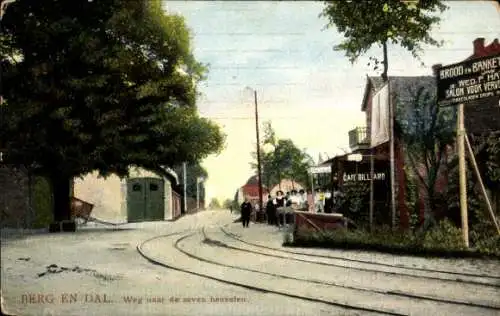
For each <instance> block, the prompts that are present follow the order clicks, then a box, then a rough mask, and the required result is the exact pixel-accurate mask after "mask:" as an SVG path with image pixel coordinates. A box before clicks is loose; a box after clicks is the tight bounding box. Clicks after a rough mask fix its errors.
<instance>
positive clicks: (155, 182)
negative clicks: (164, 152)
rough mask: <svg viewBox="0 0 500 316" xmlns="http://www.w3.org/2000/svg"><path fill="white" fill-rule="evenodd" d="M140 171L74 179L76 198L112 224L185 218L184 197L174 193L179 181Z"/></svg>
mask: <svg viewBox="0 0 500 316" xmlns="http://www.w3.org/2000/svg"><path fill="white" fill-rule="evenodd" d="M167 171H168V174H169V175H170V176H168V177H167V176H161V175H159V174H158V173H155V172H151V171H148V170H144V169H140V168H132V169H131V170H130V174H129V176H128V177H126V178H119V177H118V176H116V175H110V176H109V177H107V178H101V177H99V176H98V173H97V172H93V173H91V174H87V175H85V176H84V177H83V178H76V179H75V180H74V188H73V191H74V196H75V197H78V198H79V199H81V200H84V201H86V202H88V203H91V204H93V205H94V209H93V211H92V215H93V216H94V217H96V218H98V219H102V220H111V221H127V222H141V221H163V220H174V219H176V218H178V217H179V216H180V215H181V203H182V202H181V201H182V200H181V195H180V194H178V193H177V192H175V191H174V190H173V188H174V187H175V186H176V185H177V182H178V178H177V175H176V174H175V172H173V171H171V170H167Z"/></svg>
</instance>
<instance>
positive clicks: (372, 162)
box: [370, 148, 375, 232]
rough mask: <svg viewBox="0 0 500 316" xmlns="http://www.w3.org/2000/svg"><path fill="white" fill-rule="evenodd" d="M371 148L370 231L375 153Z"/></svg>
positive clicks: (371, 227)
mask: <svg viewBox="0 0 500 316" xmlns="http://www.w3.org/2000/svg"><path fill="white" fill-rule="evenodd" d="M374 152H375V151H374V150H373V148H372V149H371V152H370V232H371V231H373V206H374V201H373V199H374V197H373V187H374V185H373V174H374V173H375V172H374V171H375V157H374V156H375V155H374Z"/></svg>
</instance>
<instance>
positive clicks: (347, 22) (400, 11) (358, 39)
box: [321, 0, 447, 80]
mask: <svg viewBox="0 0 500 316" xmlns="http://www.w3.org/2000/svg"><path fill="white" fill-rule="evenodd" d="M446 9H447V7H446V6H445V5H444V4H443V1H441V0H428V1H401V0H384V1H374V0H368V1H325V7H324V9H323V12H322V13H321V17H325V18H326V19H328V24H327V27H333V26H335V27H336V28H337V30H338V32H339V33H341V34H342V35H344V38H345V39H344V40H343V41H342V42H341V43H339V44H338V45H336V46H335V49H336V50H340V51H344V52H345V54H346V56H347V57H348V58H349V60H350V61H351V62H352V63H354V62H355V61H356V60H357V59H358V58H359V57H360V56H361V55H364V54H366V53H367V52H368V50H369V49H370V48H372V46H373V45H375V44H378V45H379V46H382V48H383V58H382V64H383V72H382V78H384V80H387V71H388V68H389V63H388V58H387V55H388V54H387V44H388V43H392V44H396V45H400V46H402V47H404V48H405V49H407V50H408V51H409V52H411V53H412V55H413V56H414V57H416V58H418V59H419V57H420V54H421V52H422V46H423V45H424V44H426V45H434V46H439V45H440V44H441V43H440V42H439V41H438V40H436V39H435V38H433V37H432V36H431V35H430V31H431V29H432V27H433V26H434V25H436V24H437V23H439V21H440V17H439V16H437V15H436V13H437V12H443V11H444V10H446ZM370 59H371V61H372V62H373V63H374V68H375V69H378V65H379V64H380V63H381V62H380V59H379V58H377V57H373V56H371V57H370ZM369 65H370V64H369Z"/></svg>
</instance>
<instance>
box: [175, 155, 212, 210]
mask: <svg viewBox="0 0 500 316" xmlns="http://www.w3.org/2000/svg"><path fill="white" fill-rule="evenodd" d="M174 171H175V172H176V173H177V176H178V177H179V183H180V185H179V190H184V174H183V172H184V169H183V167H182V164H181V165H178V166H176V167H175V168H174ZM200 177H201V178H204V179H205V180H206V179H208V172H207V170H206V169H205V168H204V167H203V166H202V165H201V164H200V163H199V162H194V163H187V164H186V196H187V197H188V198H193V199H196V190H197V189H196V185H197V179H198V178H200ZM204 182H205V181H204ZM204 182H202V183H200V184H199V188H198V190H199V191H198V194H199V197H200V199H201V200H203V201H204V200H205V184H204Z"/></svg>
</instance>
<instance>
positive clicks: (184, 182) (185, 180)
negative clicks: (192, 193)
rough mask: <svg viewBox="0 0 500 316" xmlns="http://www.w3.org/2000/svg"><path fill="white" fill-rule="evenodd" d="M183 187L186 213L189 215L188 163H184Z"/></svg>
mask: <svg viewBox="0 0 500 316" xmlns="http://www.w3.org/2000/svg"><path fill="white" fill-rule="evenodd" d="M182 186H183V191H184V198H183V200H184V213H187V211H188V209H187V166H186V163H185V162H183V163H182Z"/></svg>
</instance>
